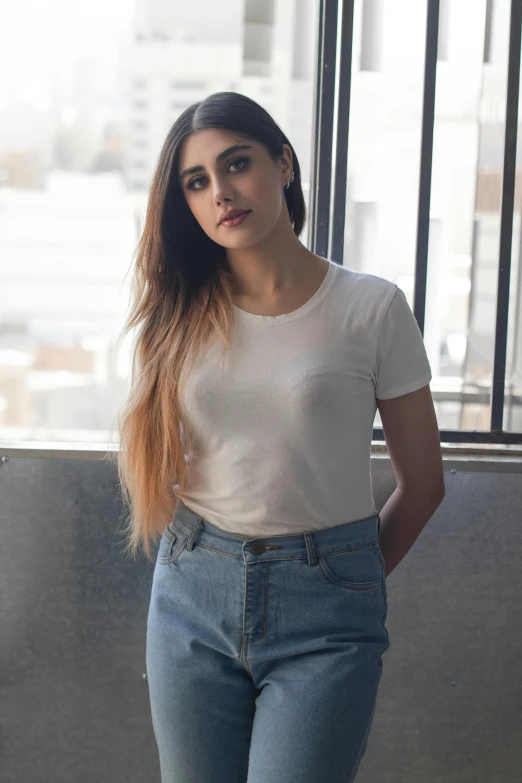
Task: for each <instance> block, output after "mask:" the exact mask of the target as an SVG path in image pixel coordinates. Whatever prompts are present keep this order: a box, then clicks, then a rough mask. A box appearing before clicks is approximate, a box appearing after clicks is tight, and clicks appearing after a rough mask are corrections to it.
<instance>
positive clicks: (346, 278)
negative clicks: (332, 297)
mask: <svg viewBox="0 0 522 783" xmlns="http://www.w3.org/2000/svg"><path fill="white" fill-rule="evenodd" d="M337 288H338V289H339V293H341V294H342V296H343V298H344V299H345V301H347V302H348V303H349V304H350V306H352V307H353V308H354V309H355V311H356V312H357V314H358V316H359V317H361V318H363V319H364V320H365V321H366V322H367V323H368V324H369V323H372V324H374V325H375V326H376V327H378V326H379V324H380V323H381V321H382V319H383V318H384V315H385V313H386V311H387V310H388V308H389V306H390V304H391V302H392V300H393V298H394V296H395V295H396V293H397V292H398V291H400V290H401V289H400V288H399V287H398V286H397V285H396V284H395V283H392V282H391V280H387V279H386V278H384V277H380V276H379V275H372V274H370V273H368V272H358V271H356V270H355V269H351V268H350V267H347V266H339V271H338V276H337ZM399 295H400V294H399Z"/></svg>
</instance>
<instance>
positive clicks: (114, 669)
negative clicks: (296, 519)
mask: <svg viewBox="0 0 522 783" xmlns="http://www.w3.org/2000/svg"><path fill="white" fill-rule="evenodd" d="M7 453H10V456H9V458H8V461H7V462H4V463H3V464H1V463H0V629H1V630H0V748H1V751H0V783H42V781H53V783H71V781H74V783H92V781H93V780H96V781H97V783H115V781H118V783H119V782H120V781H126V783H153V781H158V782H159V780H160V777H159V764H158V760H157V751H156V745H155V740H154V735H153V731H152V724H151V719H150V708H149V698H148V690H147V680H146V677H145V676H144V675H145V632H146V618H147V611H148V600H149V595H150V587H151V582H152V574H153V568H154V565H153V564H152V563H147V562H146V561H145V558H144V557H142V558H141V559H140V560H138V561H132V560H130V559H129V558H128V557H125V556H124V553H123V536H122V535H121V533H120V534H118V533H117V532H116V530H117V528H118V526H119V518H120V514H121V511H122V505H121V499H120V488H119V484H118V481H117V475H116V470H115V466H114V465H111V464H110V463H108V462H107V461H103V460H101V459H99V458H96V457H95V456H94V455H91V456H90V457H89V456H88V455H83V456H84V457H85V458H75V459H71V458H67V459H60V458H56V455H54V456H49V455H47V456H42V454H40V456H28V452H27V451H26V452H18V453H19V454H25V456H16V452H15V451H14V450H11V451H10V452H8V451H6V450H2V451H1V453H0V457H2V455H5V454H7ZM80 456H81V455H80ZM76 457H78V453H77V454H76ZM445 468H446V472H445V480H446V497H445V498H444V501H443V503H442V505H441V506H440V507H439V509H438V510H437V512H436V514H435V515H434V516H433V517H432V519H431V520H430V522H429V523H428V525H427V526H426V527H425V529H424V530H423V532H422V533H421V536H420V537H419V539H418V540H417V542H416V543H415V545H414V547H413V548H412V549H411V550H410V552H409V554H408V555H407V556H406V558H405V559H404V560H403V561H402V562H401V563H400V564H399V566H398V567H397V568H396V569H395V570H394V572H393V573H392V574H391V575H390V577H389V578H388V580H387V591H388V620H387V627H388V632H389V635H390V642H391V647H390V649H389V651H388V652H387V653H386V655H385V657H384V659H383V663H384V673H383V678H382V681H381V686H380V691H379V702H378V706H377V712H376V715H375V719H374V724H373V728H372V733H371V735H370V739H369V742H368V748H367V751H366V755H365V757H364V759H363V761H362V763H361V768H360V771H359V775H358V778H357V781H358V783H374V781H379V782H380V783H424V782H426V783H453V781H455V783H457V781H458V783H468V781H469V783H491V781H496V780H502V781H503V783H515V781H516V782H517V783H519V781H520V780H521V779H522V674H521V671H522V666H521V651H522V625H521V623H520V607H521V605H522V601H521V596H522V568H521V562H522V557H521V555H522V511H521V509H522V473H521V471H522V458H521V457H520V456H518V458H517V457H516V455H515V453H513V456H512V457H511V458H509V457H507V458H500V457H499V458H495V457H491V458H489V457H484V458H481V459H479V460H477V461H472V460H467V459H466V458H465V457H449V456H448V457H445ZM372 476H373V482H374V494H375V500H376V505H377V508H379V509H380V508H382V506H383V505H384V503H385V501H386V499H387V498H388V496H389V495H390V494H391V492H392V491H393V489H394V488H395V480H394V474H393V471H392V469H391V465H390V462H389V460H388V458H387V457H386V456H385V455H384V456H383V455H379V454H375V456H374V457H372ZM325 783H327V782H326V781H325Z"/></svg>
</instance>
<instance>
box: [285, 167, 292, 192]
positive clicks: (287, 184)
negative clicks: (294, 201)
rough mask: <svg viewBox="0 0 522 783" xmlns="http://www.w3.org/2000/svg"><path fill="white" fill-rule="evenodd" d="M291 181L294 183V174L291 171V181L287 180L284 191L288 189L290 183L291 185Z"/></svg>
mask: <svg viewBox="0 0 522 783" xmlns="http://www.w3.org/2000/svg"><path fill="white" fill-rule="evenodd" d="M293 181H294V172H293V171H292V179H290V180H289V181H288V182H287V183H286V185H285V190H288V188H289V187H290V183H291V182H293Z"/></svg>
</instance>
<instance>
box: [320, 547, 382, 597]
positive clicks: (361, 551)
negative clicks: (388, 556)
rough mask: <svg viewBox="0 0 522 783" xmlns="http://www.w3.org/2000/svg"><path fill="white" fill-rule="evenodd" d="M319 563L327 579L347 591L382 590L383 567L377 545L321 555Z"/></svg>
mask: <svg viewBox="0 0 522 783" xmlns="http://www.w3.org/2000/svg"><path fill="white" fill-rule="evenodd" d="M318 561H319V565H320V566H321V570H322V572H323V574H324V575H325V577H326V578H327V579H328V580H329V581H330V582H332V583H333V584H335V585H337V586H338V587H344V588H345V589H347V590H373V589H374V588H376V587H380V588H382V581H383V576H382V575H383V567H382V562H381V559H380V557H379V547H378V545H377V546H376V545H375V543H372V544H367V545H366V546H362V547H357V548H356V549H349V550H347V551H346V552H333V553H332V554H329V555H321V556H320V557H319V558H318Z"/></svg>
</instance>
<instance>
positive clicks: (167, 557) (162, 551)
mask: <svg viewBox="0 0 522 783" xmlns="http://www.w3.org/2000/svg"><path fill="white" fill-rule="evenodd" d="M187 540H188V539H187V538H186V537H185V536H182V535H181V534H180V533H179V532H177V531H176V532H174V530H172V529H171V528H170V527H169V526H168V525H167V527H166V528H165V530H164V531H163V535H162V536H161V541H160V544H159V549H158V555H157V558H156V561H157V562H158V563H159V564H160V565H169V564H170V563H174V562H175V561H176V560H177V559H178V557H179V556H180V555H181V553H182V552H183V551H184V549H185V547H186V546H187Z"/></svg>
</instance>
